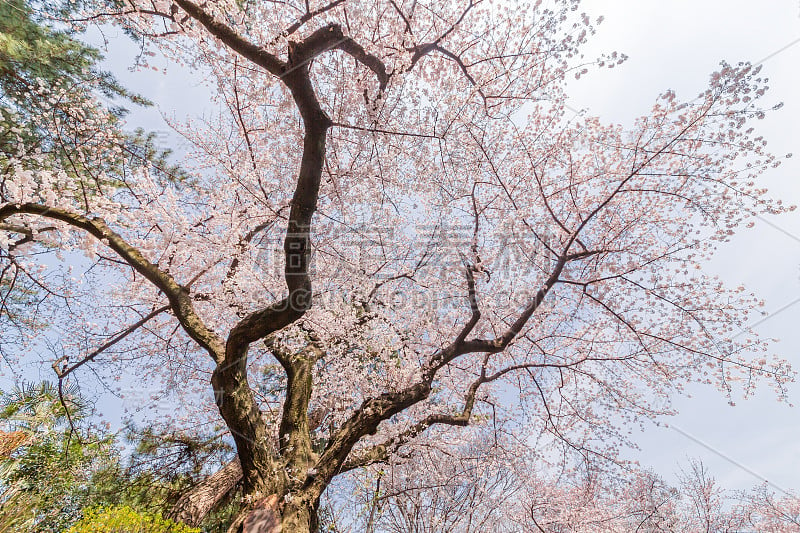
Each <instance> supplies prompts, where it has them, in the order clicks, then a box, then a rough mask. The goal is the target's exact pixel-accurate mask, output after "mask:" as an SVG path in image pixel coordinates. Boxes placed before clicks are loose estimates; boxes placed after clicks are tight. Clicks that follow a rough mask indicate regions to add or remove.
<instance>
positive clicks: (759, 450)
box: [106, 0, 800, 490]
mask: <svg viewBox="0 0 800 533" xmlns="http://www.w3.org/2000/svg"><path fill="white" fill-rule="evenodd" d="M583 10H584V11H586V12H588V13H589V14H590V15H591V16H592V17H593V18H595V17H597V16H599V15H603V16H604V17H605V21H604V22H603V24H601V25H600V27H599V31H598V34H597V35H596V36H595V37H594V38H593V39H592V40H591V42H590V45H589V46H588V47H587V48H585V50H586V55H587V57H589V56H594V55H596V54H599V53H600V52H611V51H614V50H616V51H619V52H622V53H625V54H626V55H628V56H629V60H628V61H627V62H626V63H624V64H623V65H621V66H619V67H616V68H614V69H612V70H603V71H600V72H592V73H591V74H590V75H587V76H586V77H584V78H581V80H580V81H578V82H573V83H570V89H569V92H570V95H571V98H570V101H569V104H570V106H572V107H573V108H576V109H587V110H588V112H589V113H590V114H598V115H600V116H601V117H602V118H603V119H604V120H607V121H612V122H620V123H622V124H623V125H624V124H631V123H632V120H633V118H634V117H636V116H638V115H639V114H643V113H646V112H647V111H648V109H649V108H650V106H651V105H652V103H653V102H654V100H655V98H656V96H657V95H658V94H659V93H661V92H663V91H665V90H667V89H673V90H675V91H676V93H677V96H678V98H679V99H681V98H687V99H691V98H693V97H695V96H697V94H698V93H700V92H701V91H702V90H703V89H705V87H706V86H707V83H708V76H709V74H710V73H711V72H712V71H714V70H715V69H716V68H717V65H718V63H719V61H720V60H723V59H725V60H727V61H729V62H731V63H736V62H738V61H752V62H757V61H760V60H762V59H764V58H768V59H767V60H766V61H765V63H764V69H763V71H762V74H763V75H765V76H767V77H769V78H770V86H771V88H772V90H771V91H769V93H768V95H767V101H768V102H771V103H777V102H780V101H783V102H784V103H785V106H784V107H783V108H782V109H781V110H779V111H777V112H775V113H772V114H770V115H768V117H767V119H765V120H763V121H761V122H760V123H759V124H758V126H760V127H759V128H758V129H759V131H760V134H763V135H764V136H765V137H766V139H767V140H768V141H769V143H770V144H769V147H770V148H771V150H772V151H773V152H774V153H776V154H784V153H789V152H794V153H795V154H796V157H795V158H793V159H790V160H788V161H786V162H785V163H784V165H783V166H782V167H780V168H779V169H777V170H773V171H771V172H769V173H768V174H767V175H766V176H765V178H764V179H765V181H764V183H765V184H766V185H767V186H768V187H769V188H770V190H771V191H772V193H773V194H774V195H775V196H776V197H778V198H782V199H783V200H784V202H785V203H790V204H800V182H798V177H799V176H798V175H799V174H800V173H799V172H798V171H800V127H799V126H798V123H800V97H799V96H798V93H800V73H798V68H797V67H798V65H800V42H795V41H797V40H800V1H799V0H764V1H762V2H753V1H752V0H749V1H748V0H660V1H659V0H594V1H592V0H588V1H586V2H585V4H584V6H583ZM115 31H116V30H113V29H112V30H110V32H108V33H107V34H106V36H107V37H108V38H110V39H111V40H112V41H113V42H117V41H122V42H123V43H124V44H123V45H122V47H120V46H121V45H120V44H113V43H112V47H111V49H110V50H109V59H108V61H107V63H106V64H107V67H108V68H109V69H111V70H113V71H114V72H115V73H116V74H117V75H118V77H119V78H120V80H121V81H122V82H123V84H125V85H126V86H128V87H130V88H132V89H134V90H139V91H141V92H142V93H144V94H145V95H146V96H147V97H149V98H151V99H152V100H154V101H155V102H156V103H157V104H158V106H159V109H160V111H161V112H163V113H164V114H166V115H168V116H175V117H178V118H180V117H183V116H186V115H187V114H195V113H197V112H198V110H199V109H202V108H203V107H204V103H203V101H204V95H206V94H207V90H206V89H205V88H203V87H201V86H199V82H198V81H197V80H196V79H195V78H193V77H191V74H187V72H186V71H184V70H182V69H180V68H178V67H175V66H169V70H168V71H169V74H168V75H166V76H164V75H161V74H157V73H152V72H142V71H136V72H131V71H129V70H127V68H128V67H129V66H130V64H131V62H132V57H133V49H132V47H131V46H130V44H129V41H127V42H125V41H126V40H125V39H124V38H123V37H122V36H121V34H120V32H117V33H116V35H115ZM792 43H794V44H793V45H792V46H789V47H788V48H786V49H784V47H786V46H787V45H790V44H792ZM782 49H783V50H782ZM776 52H777V53H776ZM130 122H131V124H132V125H141V126H144V127H146V128H148V129H150V130H161V131H165V130H166V129H167V128H166V126H165V125H164V122H163V120H162V119H161V117H160V115H159V113H158V111H157V110H148V111H144V112H137V113H136V114H134V115H133V116H131V117H130ZM171 138H172V139H174V137H171ZM177 151H180V150H177ZM770 224H773V225H775V226H778V228H780V229H777V228H776V227H774V226H772V225H770ZM709 269H710V270H711V271H712V272H715V273H718V274H719V275H720V276H721V277H722V278H723V279H724V280H725V281H727V282H728V284H729V285H731V286H737V285H739V284H742V283H744V284H745V286H746V287H747V288H748V289H750V290H752V291H753V292H755V293H756V294H758V295H759V296H762V297H763V298H765V299H766V302H767V305H766V309H767V310H768V311H769V312H770V313H772V314H773V315H774V316H772V317H771V318H769V319H768V320H765V321H763V322H762V323H760V324H759V325H757V326H756V331H758V333H759V334H761V335H763V336H766V337H776V338H779V339H781V341H780V342H779V343H776V344H775V345H774V351H775V352H776V353H777V354H779V355H780V356H782V357H784V358H786V359H788V360H789V361H791V362H792V363H793V364H794V365H795V367H796V368H798V369H800V353H798V349H800V324H798V318H800V210H798V211H795V212H794V213H791V214H788V215H784V216H780V217H774V218H771V219H769V221H768V222H762V221H760V222H758V223H757V224H756V226H755V227H754V228H753V229H750V230H742V232H741V233H740V234H738V235H737V236H736V237H735V238H734V240H733V241H732V242H731V243H730V244H728V245H726V246H725V247H724V248H723V249H722V250H721V251H720V254H719V255H718V257H717V258H716V259H715V260H714V262H713V263H712V264H711V265H709ZM796 301H797V302H798V303H797V305H794V306H791V305H790V304H793V303H794V302H796ZM787 305H789V307H786V306H787ZM782 308H785V309H784V310H783V311H781V312H777V311H780V310H781V309H782ZM692 392H693V397H692V398H676V399H675V405H676V406H677V407H678V409H679V411H680V412H681V414H680V415H678V416H677V417H675V418H674V419H672V420H671V421H670V423H671V424H672V425H673V426H674V427H676V428H679V429H680V430H681V431H682V432H683V433H679V432H678V431H677V430H676V429H671V428H663V427H662V428H659V427H652V426H651V427H649V428H648V429H647V430H646V431H645V433H644V434H641V433H637V431H638V430H636V429H634V432H635V433H634V435H633V438H634V440H636V441H637V442H638V443H639V444H640V447H641V451H640V452H635V451H631V452H629V453H628V454H627V456H628V457H630V458H635V459H638V460H639V461H640V462H641V463H642V464H643V465H645V466H649V467H652V468H653V469H655V470H656V471H657V472H658V473H660V474H662V475H664V476H665V477H667V478H668V479H671V480H674V478H673V477H672V476H671V474H672V473H673V472H675V471H676V470H677V468H678V467H679V466H681V465H684V466H685V465H686V460H687V458H689V457H691V458H697V459H701V460H703V462H704V463H706V465H707V466H708V467H709V469H710V471H711V474H712V475H714V476H715V477H717V479H718V480H719V481H720V482H721V484H722V485H723V486H725V487H728V488H748V487H751V486H753V485H755V484H758V483H759V478H758V477H757V476H756V475H754V474H753V473H751V472H755V473H756V474H757V475H758V476H761V477H763V478H766V479H769V480H770V481H771V482H772V483H774V484H775V485H776V486H778V487H783V488H787V489H794V490H797V489H800V408H798V407H789V406H788V405H786V404H779V403H777V402H776V400H775V398H776V396H775V394H774V393H773V392H772V391H771V390H769V389H767V388H763V390H761V391H760V392H759V393H758V394H757V395H756V397H755V398H752V399H749V400H743V399H741V398H734V400H735V401H736V406H735V407H731V406H729V405H728V400H727V399H726V398H725V397H724V396H723V395H722V393H720V392H718V391H716V390H714V389H710V388H707V387H706V388H701V387H695V388H693V389H692ZM790 392H791V395H790V401H792V402H794V403H796V404H798V405H800V386H793V387H792V388H791V389H790ZM685 434H688V435H691V436H693V437H695V438H696V439H699V440H701V441H703V442H705V443H706V444H708V445H709V446H710V447H712V448H714V449H715V450H716V452H712V451H710V450H708V449H707V448H705V447H704V446H702V445H700V444H697V443H696V442H694V441H693V440H691V439H690V438H689V437H687V436H686V435H685ZM720 454H721V455H724V456H727V457H729V458H730V459H731V460H732V461H733V462H736V463H738V464H740V465H742V466H736V465H735V464H733V463H732V462H730V461H728V460H726V459H723V458H722V457H721V456H720Z"/></svg>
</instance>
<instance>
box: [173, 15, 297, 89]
mask: <svg viewBox="0 0 800 533" xmlns="http://www.w3.org/2000/svg"><path fill="white" fill-rule="evenodd" d="M175 3H176V4H177V5H178V6H180V7H181V9H183V10H184V11H185V12H186V14H187V15H189V16H190V17H192V18H193V19H194V20H196V21H197V22H199V23H200V24H202V25H203V27H204V28H205V29H207V30H208V31H209V33H211V35H213V36H214V37H217V38H218V39H219V40H221V41H222V42H224V43H225V44H226V45H228V46H229V47H230V48H231V49H232V50H234V51H235V52H237V53H238V54H239V55H241V56H242V57H244V58H245V59H249V60H250V61H252V62H253V63H255V64H256V65H259V66H261V67H263V68H265V69H266V70H267V71H268V72H269V73H271V74H274V75H275V76H281V75H282V73H283V72H284V70H285V68H286V64H285V63H284V62H283V61H281V60H280V59H278V58H277V57H275V56H274V55H272V54H270V53H269V52H267V51H266V50H264V49H263V48H261V47H259V46H256V45H255V44H253V43H251V42H250V41H248V40H247V39H245V38H244V37H242V36H241V35H239V34H238V33H237V32H235V31H234V30H233V28H231V27H230V26H228V25H227V24H225V23H223V22H220V21H218V20H216V19H215V18H214V16H213V15H211V14H209V13H208V12H207V11H206V10H204V9H203V8H202V7H200V6H198V5H197V4H195V3H194V2H190V1H189V0H175Z"/></svg>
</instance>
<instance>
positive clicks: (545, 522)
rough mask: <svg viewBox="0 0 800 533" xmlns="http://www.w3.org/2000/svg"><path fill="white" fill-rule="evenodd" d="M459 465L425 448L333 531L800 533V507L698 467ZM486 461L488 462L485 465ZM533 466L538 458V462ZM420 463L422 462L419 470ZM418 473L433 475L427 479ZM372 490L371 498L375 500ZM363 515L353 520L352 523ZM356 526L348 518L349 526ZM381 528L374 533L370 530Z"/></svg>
mask: <svg viewBox="0 0 800 533" xmlns="http://www.w3.org/2000/svg"><path fill="white" fill-rule="evenodd" d="M478 443H479V444H478V445H477V446H475V444H474V443H473V444H471V445H470V446H469V448H468V449H465V450H462V453H461V454H459V456H458V457H454V456H452V455H450V454H445V453H443V452H442V451H439V450H426V451H424V452H423V453H421V454H418V455H417V456H415V457H414V458H413V459H412V460H409V461H406V462H404V463H402V464H397V465H391V466H390V467H388V468H386V469H384V470H383V471H381V472H380V473H379V475H374V474H373V475H372V476H371V479H367V480H364V481H367V483H363V482H362V486H364V487H368V488H369V490H366V491H364V495H366V496H368V497H367V498H366V499H362V500H361V501H358V498H355V497H354V495H361V492H360V491H353V492H352V493H351V494H350V495H349V497H348V496H345V498H346V499H348V500H349V501H348V502H340V504H339V506H340V507H343V508H348V506H349V508H348V513H347V516H342V517H339V518H337V520H335V521H334V523H335V524H336V529H335V531H386V532H393V533H401V532H415V533H417V532H419V533H422V532H435V531H461V532H464V533H473V532H475V533H478V532H482V531H497V532H522V531H547V532H562V531H563V532H608V533H612V532H627V531H652V532H656V531H773V532H789V531H797V529H798V527H800V499H798V498H797V497H796V496H793V495H791V494H783V495H776V494H775V492H774V491H773V490H771V489H770V488H769V487H768V486H767V485H760V486H757V487H755V488H754V489H751V490H749V491H731V490H725V489H724V488H722V487H721V486H720V485H719V484H718V483H717V482H716V481H715V480H714V479H713V478H712V477H711V476H710V475H709V472H708V470H707V469H706V467H705V466H704V465H703V464H702V463H699V462H691V463H690V464H689V465H688V468H686V470H685V471H683V472H681V473H680V475H679V482H678V483H677V484H674V485H671V484H669V483H667V482H666V481H665V480H664V479H663V478H661V477H659V476H658V475H656V474H654V473H653V472H650V471H642V470H640V469H636V468H632V469H629V470H628V471H627V472H625V474H623V475H621V476H618V477H616V478H614V477H609V476H608V475H607V474H606V472H604V471H603V470H602V469H599V470H595V471H591V470H582V471H570V470H561V471H550V472H545V471H537V470H536V468H532V467H531V458H530V457H524V458H523V457H518V456H515V455H512V454H510V453H508V452H509V451H511V450H507V449H505V450H504V449H503V447H501V448H500V449H498V443H495V442H493V441H492V440H486V439H485V438H484V439H483V440H478ZM487 458H490V459H489V460H487ZM534 461H535V459H534ZM420 463H422V464H420ZM420 467H424V468H425V469H426V470H425V471H426V472H427V473H428V475H426V476H424V477H422V476H419V471H420ZM371 491H372V494H370V492H371ZM354 517H355V518H354ZM348 518H349V519H348ZM372 524H377V526H374V527H373V528H372V529H370V526H371V525H372Z"/></svg>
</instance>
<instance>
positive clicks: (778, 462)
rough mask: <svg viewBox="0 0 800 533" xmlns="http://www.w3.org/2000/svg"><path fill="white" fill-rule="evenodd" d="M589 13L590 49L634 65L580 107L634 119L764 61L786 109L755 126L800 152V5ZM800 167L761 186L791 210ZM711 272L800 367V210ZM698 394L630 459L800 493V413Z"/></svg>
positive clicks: (692, 4)
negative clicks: (761, 304) (715, 77)
mask: <svg viewBox="0 0 800 533" xmlns="http://www.w3.org/2000/svg"><path fill="white" fill-rule="evenodd" d="M585 9H586V10H587V11H589V12H591V13H593V14H602V15H604V16H605V21H604V22H603V24H601V26H600V29H599V31H598V34H597V35H596V36H595V38H594V40H593V41H592V42H591V43H590V44H591V46H590V47H589V48H587V53H589V54H590V53H591V52H595V53H596V52H599V51H605V50H619V51H621V52H624V53H625V54H627V55H628V56H629V58H630V59H629V60H628V61H627V62H626V63H625V64H623V65H622V66H621V67H619V68H617V69H614V70H611V71H603V72H598V73H594V74H592V75H591V76H588V77H587V78H586V79H585V80H584V79H581V80H580V81H579V82H576V83H572V84H571V90H570V95H571V100H570V105H571V106H572V107H574V108H576V109H584V108H586V109H588V110H589V112H591V113H593V114H599V115H600V116H601V117H603V118H604V119H606V120H609V121H613V122H621V123H622V124H626V123H627V124H629V123H631V121H632V119H633V118H634V117H636V116H638V115H640V114H643V113H646V112H647V110H648V108H649V107H650V106H651V105H652V103H653V98H654V96H655V95H657V94H659V93H660V92H663V91H664V90H665V89H674V90H675V91H676V92H677V96H678V98H679V99H680V98H692V97H694V96H696V95H697V94H698V93H700V91H701V90H703V89H704V87H705V86H706V85H707V82H708V75H709V74H710V73H711V72H712V71H713V70H715V69H716V68H717V65H718V63H719V61H720V60H723V59H724V60H727V61H728V62H731V63H736V62H739V61H751V62H753V63H756V62H760V61H762V60H764V66H763V70H762V75H764V76H767V77H768V78H769V79H770V83H769V85H770V87H771V90H770V91H769V93H768V94H767V101H768V102H771V103H778V102H784V104H785V105H784V107H783V108H782V109H780V110H779V111H777V112H774V113H772V114H770V115H768V117H767V119H765V120H763V121H761V122H760V123H758V124H757V126H758V129H759V131H760V133H761V134H763V135H764V136H765V138H766V139H767V140H768V141H769V145H768V146H769V148H770V149H771V150H772V151H773V152H774V153H775V154H785V153H792V152H793V153H794V154H795V156H800V126H798V124H800V83H799V82H800V74H798V66H800V42H797V41H798V40H800V2H799V1H798V0H769V1H765V2H753V1H752V0H751V1H747V0H694V1H692V0H668V1H664V0H661V1H656V0H635V1H634V0H600V1H593V2H587V4H586V5H585ZM787 46H788V48H787ZM765 59H766V60H765ZM798 170H800V159H798V158H797V157H795V158H793V159H789V160H787V161H785V163H784V164H783V165H782V166H781V167H780V168H778V169H776V170H772V171H770V172H769V173H767V174H766V175H765V177H764V180H765V181H764V183H765V184H766V185H767V186H768V187H769V189H770V191H771V192H772V194H773V195H774V196H776V197H778V198H782V199H783V200H784V202H785V203H790V204H800V183H799V182H798V177H800V176H799V175H798V174H799V173H798ZM775 226H777V227H775ZM709 268H710V270H712V271H713V272H716V273H718V274H719V275H720V276H721V277H722V278H723V279H724V280H726V281H727V282H728V283H729V284H730V285H731V286H736V285H738V284H740V283H744V284H745V286H746V287H747V288H748V289H751V290H753V291H754V292H756V294H758V295H760V296H762V297H764V298H765V299H766V302H767V305H766V309H767V310H768V311H769V312H770V317H769V318H768V319H766V320H764V321H763V322H761V323H760V324H758V325H756V326H755V328H754V329H755V330H756V331H757V332H758V333H759V334H761V335H763V336H765V337H777V338H779V339H781V340H780V342H779V343H777V344H776V345H775V346H774V348H775V351H776V352H777V353H778V354H779V355H781V356H782V357H784V358H786V359H788V360H790V361H791V362H792V363H793V364H794V366H795V368H800V353H799V351H798V350H799V349H800V320H798V319H800V302H798V303H796V305H792V304H794V303H795V302H797V301H798V299H800V212H798V211H795V212H794V213H791V214H788V215H784V216H780V217H771V218H770V219H768V220H765V221H759V222H758V223H757V224H756V226H755V227H754V228H753V229H750V230H743V231H742V232H740V233H739V234H738V235H737V236H736V237H735V238H734V240H733V241H732V242H731V243H730V244H728V245H726V246H725V247H724V248H723V249H722V250H720V253H719V255H718V257H717V258H716V259H715V260H714V261H713V263H712V264H711V265H710V266H709ZM782 309H783V310H782ZM692 392H693V397H692V398H679V399H676V405H677V407H678V408H679V411H680V413H681V414H680V415H679V416H677V417H675V418H674V419H673V420H671V421H670V423H671V425H672V426H673V427H674V428H675V429H672V428H651V429H648V430H647V431H646V432H645V434H644V435H641V437H637V438H636V440H638V441H639V443H640V446H641V448H642V450H641V452H639V453H632V454H631V456H632V457H636V458H637V459H638V460H639V461H640V462H641V463H642V464H645V465H649V466H652V467H654V468H655V469H656V470H657V471H659V472H661V473H664V474H666V473H668V472H669V471H674V470H675V469H676V467H677V466H678V464H679V463H683V464H685V461H686V457H695V458H700V459H702V460H703V461H704V462H705V463H706V464H707V466H709V467H710V470H711V472H712V474H714V475H715V476H716V477H717V478H718V479H719V480H720V481H721V482H722V484H723V485H724V486H727V487H740V488H744V487H748V486H751V485H753V484H754V483H757V482H758V478H757V477H755V476H754V475H753V474H752V473H751V472H748V470H750V471H752V472H755V473H756V474H758V475H759V476H762V477H764V478H767V479H769V480H770V481H771V482H773V483H774V484H775V485H777V486H779V487H784V488H790V489H800V409H798V408H797V407H789V406H788V405H786V404H777V403H776V402H775V394H774V393H772V391H770V390H768V389H766V388H764V389H763V390H761V391H760V392H759V393H758V394H757V395H756V397H755V398H753V399H750V400H747V401H741V399H740V398H734V400H735V403H736V406H735V407H731V406H729V405H728V403H727V399H726V398H725V397H723V396H722V395H721V394H720V393H718V392H717V391H715V390H712V389H708V388H702V387H696V388H693V389H692ZM791 392H792V393H793V394H792V395H791V397H790V401H793V402H794V403H796V404H798V405H800V387H798V386H794V387H792V389H791ZM677 430H680V431H682V432H683V433H681V432H679V431H677ZM686 434H688V435H691V436H693V437H695V438H696V439H698V440H700V441H702V442H704V443H706V444H707V445H709V446H710V447H711V448H713V449H714V450H716V452H713V451H710V450H709V449H707V448H705V447H704V446H702V445H700V444H698V443H696V442H694V441H692V440H691V438H690V437H688V436H687V435H686ZM719 454H722V455H724V456H727V457H729V458H730V459H731V460H733V461H735V462H736V463H738V464H739V465H741V466H736V465H734V464H732V463H731V462H730V461H728V460H726V459H723V458H722V457H720V455H719Z"/></svg>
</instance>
